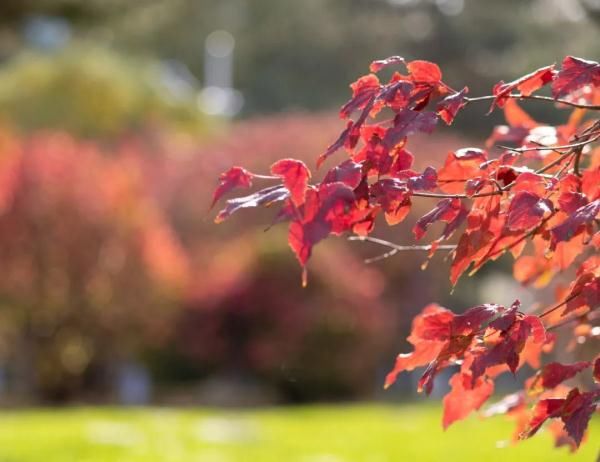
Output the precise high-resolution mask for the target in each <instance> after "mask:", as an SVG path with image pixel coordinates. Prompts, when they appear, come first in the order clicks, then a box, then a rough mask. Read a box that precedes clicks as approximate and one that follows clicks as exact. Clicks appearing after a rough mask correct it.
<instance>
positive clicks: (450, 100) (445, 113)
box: [436, 87, 469, 125]
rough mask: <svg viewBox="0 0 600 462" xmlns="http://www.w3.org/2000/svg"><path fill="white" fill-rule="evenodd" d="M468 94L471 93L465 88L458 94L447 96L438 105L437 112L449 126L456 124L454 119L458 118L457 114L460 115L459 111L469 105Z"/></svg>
mask: <svg viewBox="0 0 600 462" xmlns="http://www.w3.org/2000/svg"><path fill="white" fill-rule="evenodd" d="M467 93H469V88H468V87H465V88H463V89H462V90H461V91H459V92H457V93H454V94H452V95H449V96H446V97H445V98H444V99H443V100H442V101H440V102H439V103H438V105H437V108H436V111H437V113H438V115H439V116H440V117H441V119H442V120H443V121H444V122H446V124H447V125H451V124H452V122H454V118H455V117H456V114H458V111H460V110H461V109H462V108H463V107H464V106H465V104H467V102H466V96H467Z"/></svg>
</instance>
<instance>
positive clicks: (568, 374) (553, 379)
mask: <svg viewBox="0 0 600 462" xmlns="http://www.w3.org/2000/svg"><path fill="white" fill-rule="evenodd" d="M591 365H592V363H590V362H589V361H579V362H576V363H573V364H561V363H558V362H552V363H549V364H546V365H545V366H544V368H543V369H542V370H541V371H540V372H539V374H538V375H537V377H536V378H535V380H534V381H533V384H532V387H535V386H536V385H538V384H539V385H540V386H541V387H543V388H554V387H556V386H558V385H560V384H561V383H563V382H564V381H565V380H568V379H570V378H573V377H575V375H577V374H578V373H579V372H581V371H583V370H585V369H587V368H588V367H590V366H591Z"/></svg>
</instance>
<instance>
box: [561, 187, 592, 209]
mask: <svg viewBox="0 0 600 462" xmlns="http://www.w3.org/2000/svg"><path fill="white" fill-rule="evenodd" d="M587 203H588V201H587V198H586V197H585V195H583V194H581V193H580V192H571V191H569V192H564V193H562V194H561V195H560V196H559V198H558V204H559V205H560V209H561V210H562V211H563V212H566V213H574V212H575V211H576V210H577V209H579V208H581V207H583V206H585V205H586V204H587Z"/></svg>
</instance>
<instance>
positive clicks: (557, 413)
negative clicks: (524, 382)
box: [521, 388, 600, 446]
mask: <svg viewBox="0 0 600 462" xmlns="http://www.w3.org/2000/svg"><path fill="white" fill-rule="evenodd" d="M598 398H600V390H595V391H590V392H585V393H580V392H579V389H577V388H574V389H572V390H571V391H570V392H569V394H568V395H567V397H566V398H550V399H543V400H540V401H539V402H538V403H537V405H536V407H535V409H534V411H533V417H532V419H531V420H530V422H529V428H528V429H527V431H525V432H524V433H523V434H522V435H521V437H522V438H529V437H531V436H533V435H534V434H535V433H536V432H537V431H538V430H539V429H540V427H541V426H542V424H543V423H544V422H545V421H546V420H548V419H550V418H558V417H560V419H561V420H562V421H563V423H564V428H565V430H566V431H567V433H568V435H569V436H570V437H571V438H573V440H574V441H575V444H576V445H577V446H579V445H580V444H581V440H582V439H583V435H584V433H585V430H586V428H587V426H588V423H589V421H590V418H591V417H592V414H593V413H594V411H595V410H596V401H597V400H598Z"/></svg>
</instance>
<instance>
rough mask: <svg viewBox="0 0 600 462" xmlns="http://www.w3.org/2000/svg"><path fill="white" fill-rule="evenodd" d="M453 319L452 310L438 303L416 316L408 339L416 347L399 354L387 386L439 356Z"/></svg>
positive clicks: (427, 307)
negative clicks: (403, 373) (406, 372)
mask: <svg viewBox="0 0 600 462" xmlns="http://www.w3.org/2000/svg"><path fill="white" fill-rule="evenodd" d="M452 319H454V314H453V313H452V312H451V311H449V310H447V309H446V308H442V307H441V306H439V305H436V304H431V305H428V306H426V307H425V308H424V309H423V311H422V312H421V314H419V315H417V316H415V318H414V319H413V322H412V330H411V333H410V336H409V337H408V339H407V340H408V341H409V342H410V343H411V344H412V345H414V347H415V349H414V351H413V352H412V353H407V354H399V355H398V357H397V358H396V363H395V365H394V368H393V369H392V370H391V371H390V373H389V374H388V375H387V377H386V379H385V385H384V386H385V388H388V387H390V386H391V385H392V384H393V383H394V382H395V381H396V377H397V376H398V374H400V373H401V372H403V371H411V370H413V369H414V368H415V367H420V366H424V365H426V364H429V363H431V362H432V361H433V360H435V358H437V356H438V355H439V354H440V352H441V350H442V349H443V348H444V346H445V344H446V341H447V340H449V338H450V324H451V322H452Z"/></svg>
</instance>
